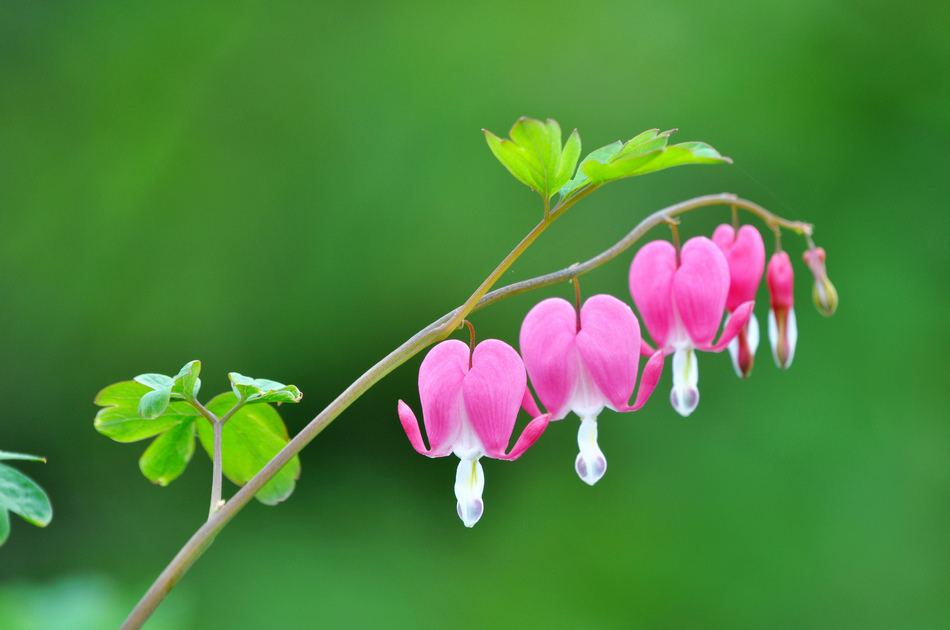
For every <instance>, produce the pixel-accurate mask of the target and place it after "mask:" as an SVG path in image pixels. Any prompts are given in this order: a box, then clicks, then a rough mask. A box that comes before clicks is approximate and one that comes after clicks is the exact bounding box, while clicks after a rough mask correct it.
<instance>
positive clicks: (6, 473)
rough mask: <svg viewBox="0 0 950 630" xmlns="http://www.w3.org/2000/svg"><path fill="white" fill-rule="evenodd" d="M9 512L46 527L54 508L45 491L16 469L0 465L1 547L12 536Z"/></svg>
mask: <svg viewBox="0 0 950 630" xmlns="http://www.w3.org/2000/svg"><path fill="white" fill-rule="evenodd" d="M8 512H14V513H16V514H19V515H20V516H22V517H23V518H24V519H25V520H26V521H27V522H29V523H32V524H34V525H37V526H39V527H46V526H47V525H48V524H49V522H50V520H52V518H53V508H52V507H51V506H50V503H49V497H47V496H46V493H45V492H44V491H43V489H42V488H40V487H39V486H38V485H37V484H36V482H35V481H33V480H32V479H30V478H29V477H27V476H26V475H24V474H23V473H21V472H20V471H18V470H16V469H15V468H10V467H9V466H7V465H6V464H0V545H2V544H3V543H4V541H6V539H7V536H9V534H10V516H9V514H8Z"/></svg>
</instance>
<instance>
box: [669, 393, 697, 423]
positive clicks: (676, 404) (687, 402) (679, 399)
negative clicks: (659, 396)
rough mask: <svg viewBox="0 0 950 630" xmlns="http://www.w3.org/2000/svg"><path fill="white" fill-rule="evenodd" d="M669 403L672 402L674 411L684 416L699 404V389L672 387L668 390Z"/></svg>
mask: <svg viewBox="0 0 950 630" xmlns="http://www.w3.org/2000/svg"><path fill="white" fill-rule="evenodd" d="M670 403H672V405H673V409H675V410H676V413H678V414H679V415H681V416H683V417H684V418H685V417H687V416H689V414H691V413H693V412H694V411H695V410H696V407H698V406H699V390H698V389H693V388H688V389H687V388H679V389H678V388H675V387H674V388H673V390H672V391H671V392H670Z"/></svg>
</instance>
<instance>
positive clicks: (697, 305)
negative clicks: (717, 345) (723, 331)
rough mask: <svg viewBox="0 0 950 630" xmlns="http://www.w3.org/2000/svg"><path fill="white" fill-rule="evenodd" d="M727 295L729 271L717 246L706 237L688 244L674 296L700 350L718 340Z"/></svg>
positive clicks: (685, 325) (690, 334) (674, 286)
mask: <svg viewBox="0 0 950 630" xmlns="http://www.w3.org/2000/svg"><path fill="white" fill-rule="evenodd" d="M641 251H642V250H641ZM728 293H729V267H728V265H727V264H726V259H725V257H724V256H723V255H722V252H721V251H719V248H718V247H716V245H715V243H713V242H712V241H711V240H709V239H708V238H706V237H704V236H697V237H695V238H691V239H689V240H688V241H686V244H685V245H684V246H683V249H682V251H681V252H680V267H679V269H677V270H676V275H675V276H674V277H673V296H674V299H675V301H676V308H677V311H678V312H679V315H680V318H681V320H682V322H683V326H684V327H685V328H686V331H687V333H688V334H689V336H690V339H692V340H693V343H694V344H695V345H696V346H697V347H699V346H701V345H707V344H709V343H711V342H712V340H713V338H714V337H715V336H716V331H717V330H719V322H720V321H722V312H723V308H724V307H725V305H726V295H727V294H728ZM644 319H646V317H645V316H644ZM651 333H652V330H651Z"/></svg>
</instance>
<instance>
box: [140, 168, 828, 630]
mask: <svg viewBox="0 0 950 630" xmlns="http://www.w3.org/2000/svg"><path fill="white" fill-rule="evenodd" d="M596 188H597V187H596V186H591V187H589V188H588V189H586V190H584V191H581V192H580V193H578V194H576V195H573V196H571V197H568V198H567V199H566V200H564V203H563V204H562V202H558V204H557V206H555V208H554V209H552V211H551V213H550V215H549V217H548V219H547V220H544V221H542V222H541V223H539V224H538V225H537V226H536V227H535V228H534V229H532V230H531V232H529V233H528V235H527V236H526V237H525V238H524V239H523V240H522V241H521V243H519V244H518V246H517V247H516V248H515V249H514V250H513V251H512V252H511V253H510V254H509V255H508V256H507V257H506V258H505V260H504V261H502V263H501V264H500V265H499V266H498V267H497V268H496V269H495V271H494V272H492V274H491V275H490V276H489V277H488V278H487V279H486V280H485V282H483V283H482V284H481V285H480V286H479V287H478V289H476V290H475V292H474V293H473V294H472V295H471V297H469V299H468V300H466V301H465V303H464V304H462V305H461V306H459V307H458V308H456V309H455V310H453V311H451V312H449V313H446V314H445V315H443V316H442V317H440V318H439V319H437V320H436V321H434V322H432V323H431V324H429V325H428V326H426V327H425V328H423V329H422V330H420V331H419V332H417V333H416V334H415V335H413V336H412V337H410V338H409V339H408V340H406V341H405V342H404V343H403V344H402V345H401V346H399V347H398V348H396V349H395V350H393V351H392V352H390V353H389V354H388V355H387V356H386V357H385V358H383V359H382V360H381V361H379V362H378V363H376V365H374V366H373V367H371V368H370V369H369V370H367V371H366V372H365V373H364V374H363V375H362V376H360V377H359V378H357V379H356V380H355V381H354V382H353V383H352V384H351V385H350V386H349V387H347V388H346V390H344V391H343V393H342V394H340V395H339V396H337V398H336V399H335V400H334V401H333V402H331V403H330V404H329V405H328V406H327V407H326V408H325V409H324V410H323V411H321V412H320V413H319V414H318V415H317V416H316V417H315V418H314V419H313V420H311V421H310V423H309V424H308V425H307V426H305V427H304V428H303V429H302V430H301V431H300V432H299V433H298V434H297V435H295V436H294V438H293V439H292V440H290V442H289V443H288V444H287V445H286V446H285V447H284V448H283V449H282V450H281V451H280V452H279V453H277V455H275V456H274V458H273V459H271V460H270V461H269V462H268V463H267V464H266V465H265V466H264V467H263V468H262V469H261V470H260V472H258V473H257V474H256V475H254V477H253V478H252V479H251V480H250V481H248V482H247V483H246V484H245V485H244V486H243V487H242V488H241V489H240V490H238V491H237V493H235V495H234V496H233V497H232V498H231V500H229V501H228V502H227V503H225V504H224V505H223V506H222V507H221V509H219V510H217V511H216V512H214V513H213V514H212V516H211V517H210V518H209V519H208V520H207V522H205V523H204V524H203V525H202V526H201V527H200V528H199V529H198V531H197V532H195V533H194V535H192V537H191V539H190V540H189V541H188V542H187V543H185V546H184V547H182V548H181V550H180V551H179V552H178V554H177V555H176V556H175V558H174V559H173V560H172V561H171V563H169V565H168V566H167V567H165V570H164V571H162V573H161V575H159V576H158V579H156V580H155V582H154V583H153V584H152V586H151V587H150V588H149V590H148V591H147V592H146V593H145V595H144V596H143V597H142V599H141V600H140V601H139V603H138V605H137V606H136V607H135V609H134V610H133V611H132V612H131V614H130V615H129V617H128V619H126V621H125V623H124V624H123V625H122V630H134V629H137V628H141V627H142V624H144V623H145V621H146V620H148V618H149V617H150V616H151V614H152V612H154V610H155V608H156V607H157V606H158V605H159V604H160V603H161V601H162V600H163V599H164V598H165V596H166V595H167V594H168V593H169V591H171V589H172V588H173V587H174V586H175V584H177V583H178V580H180V579H181V577H182V576H183V575H184V574H185V572H186V571H187V570H188V569H189V568H191V566H192V565H193V564H194V563H195V561H196V560H197V559H198V558H199V557H200V556H201V554H202V553H204V551H205V549H207V548H208V546H209V545H210V544H211V542H212V541H213V540H214V538H215V536H216V535H217V533H218V532H219V531H221V529H222V528H223V527H224V526H225V525H227V524H228V523H229V522H230V521H231V519H232V518H234V516H235V515H236V514H237V513H238V512H239V511H240V510H241V508H243V507H244V506H245V505H246V504H247V503H248V502H249V501H250V500H251V499H252V498H253V497H254V495H255V494H256V493H257V492H258V491H259V490H260V489H261V488H262V487H263V486H264V484H266V483H267V482H268V481H270V480H271V479H272V478H273V477H274V475H276V474H277V473H278V472H279V471H280V469H281V468H283V467H284V465H286V464H287V463H288V462H289V461H290V460H291V458H293V457H294V456H295V455H296V454H297V453H299V452H300V451H301V450H302V449H303V448H304V447H305V446H306V445H307V444H309V443H310V441H311V440H313V438H315V437H316V436H317V435H319V434H320V432H321V431H323V429H325V428H326V427H327V425H329V424H330V423H331V422H332V421H333V420H334V419H335V418H336V417H337V416H339V415H340V414H341V413H342V412H343V411H344V410H345V409H346V408H347V407H349V406H350V405H351V404H352V403H353V402H354V401H355V400H356V399H357V398H359V397H360V396H361V395H363V393H365V392H366V391H367V390H368V389H369V388H371V387H372V386H373V385H375V384H376V383H377V382H378V381H380V380H381V379H382V378H383V377H385V376H386V375H387V374H389V373H390V372H392V371H393V370H394V369H396V368H397V367H399V366H400V365H402V364H403V363H405V362H406V361H407V360H409V359H410V358H411V357H413V356H414V355H416V354H418V353H419V352H420V351H422V350H423V349H425V348H426V347H428V346H429V345H431V344H433V343H435V342H437V341H439V340H441V339H444V338H445V337H446V336H448V335H449V334H451V332H452V331H454V330H455V329H456V328H458V326H459V324H460V323H461V322H462V320H463V319H464V318H465V317H466V316H467V315H468V314H469V313H471V312H472V311H475V310H478V309H481V308H484V307H486V306H488V305H489V304H493V303H495V302H498V301H500V300H503V299H505V298H507V297H511V296H513V295H518V294H519V293H525V292H527V291H531V290H534V289H539V288H541V287H545V286H550V285H552V284H556V283H558V282H564V281H566V280H570V279H571V278H574V277H577V276H580V275H583V274H585V273H587V272H588V271H591V270H592V269H596V268H597V267H600V266H601V265H603V264H604V263H606V262H608V261H610V260H612V259H613V258H616V257H617V256H618V255H619V254H621V253H622V252H624V251H625V250H627V249H628V248H629V247H630V246H631V245H633V243H635V242H636V241H637V240H638V239H640V238H642V237H643V235H644V234H646V232H647V231H649V230H650V229H651V228H653V227H655V226H656V225H658V224H660V223H666V222H669V221H670V219H671V218H672V217H673V216H675V215H677V214H682V213H684V212H689V211H690V210H695V209H697V208H701V207H705V206H714V205H730V204H734V205H736V206H737V207H739V208H742V209H743V210H747V211H749V212H752V213H753V214H756V215H758V216H759V217H760V218H762V219H763V220H764V221H765V222H766V223H767V224H768V225H769V226H770V227H773V226H776V225H777V226H781V227H784V228H786V229H789V230H793V231H795V232H797V233H799V234H803V235H805V236H806V237H809V236H810V234H811V232H812V226H811V225H810V224H808V223H801V222H798V221H788V220H786V219H783V218H781V217H778V216H776V215H774V214H772V213H771V212H769V211H768V210H765V209H764V208H762V207H761V206H759V205H757V204H754V203H752V202H751V201H746V200H744V199H740V198H738V197H737V196H736V195H733V194H730V193H721V194H718V195H706V196H704V197H697V198H695V199H690V200H688V201H683V202H681V203H678V204H675V205H672V206H669V207H667V208H664V209H663V210H658V211H657V212H654V213H653V214H651V215H649V216H648V217H646V218H645V219H644V220H643V221H641V222H640V223H639V224H638V225H637V226H636V227H635V228H634V229H633V230H632V231H630V232H629V233H628V234H627V235H626V236H625V237H624V238H623V239H621V240H620V241H619V242H617V243H616V244H614V245H613V246H612V247H610V248H608V249H607V250H605V251H603V252H602V253H600V254H599V255H597V256H595V257H594V258H591V259H590V260H588V261H586V262H584V263H581V264H579V265H573V266H571V267H568V268H566V269H562V270H560V271H556V272H554V273H550V274H547V275H544V276H539V277H537V278H532V279H530V280H525V281H524V282H518V283H515V284H512V285H509V286H506V287H503V288H501V289H497V290H495V291H492V292H491V293H488V291H489V289H490V288H491V286H492V285H493V284H494V283H495V282H496V281H497V280H498V278H500V277H501V275H502V274H503V273H504V272H505V271H506V270H507V269H508V267H510V266H511V264H512V263H513V262H514V261H515V260H516V259H517V258H518V256H520V255H521V253H522V252H523V251H524V250H525V249H527V247H528V246H529V245H530V244H531V243H532V242H533V241H534V239H536V238H537V237H538V235H540V233H541V232H543V231H544V229H545V228H546V227H547V226H548V225H550V223H551V222H553V221H554V220H555V219H556V218H557V217H558V216H560V215H561V214H563V213H564V211H566V210H567V209H568V208H569V207H570V206H572V205H573V204H574V203H576V202H577V201H579V200H580V199H581V198H583V197H584V196H586V195H587V194H589V193H590V192H592V191H593V190H594V189H596ZM193 404H195V405H196V407H198V410H199V411H201V412H202V415H205V416H206V417H207V414H210V413H211V412H209V411H207V409H204V408H203V406H201V405H200V403H197V401H195V402H194V403H193ZM203 409H204V410H203ZM202 410H203V411H202ZM232 411H233V410H232ZM229 413H230V412H229ZM211 415H212V416H213V414H211ZM225 417H227V416H225Z"/></svg>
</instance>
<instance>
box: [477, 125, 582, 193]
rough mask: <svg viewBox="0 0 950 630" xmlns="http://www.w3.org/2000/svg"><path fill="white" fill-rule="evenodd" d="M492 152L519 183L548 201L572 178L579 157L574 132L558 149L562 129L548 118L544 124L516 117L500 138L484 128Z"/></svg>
mask: <svg viewBox="0 0 950 630" xmlns="http://www.w3.org/2000/svg"><path fill="white" fill-rule="evenodd" d="M482 131H483V132H484V133H485V140H486V141H487V142H488V146H489V147H490V148H491V150H492V153H494V155H495V157H496V158H498V161H499V162H501V163H502V164H503V165H504V166H505V168H507V169H508V171H509V172H510V173H511V174H512V175H514V176H515V178H516V179H518V181H520V182H522V183H524V184H526V185H528V186H529V187H531V189H532V190H536V191H537V192H538V193H540V194H541V196H543V197H544V198H545V199H550V198H551V197H552V196H554V194H555V193H556V192H557V191H558V190H559V189H560V188H561V187H562V186H564V184H565V183H566V182H567V181H569V180H570V179H571V175H573V173H574V169H575V167H576V166H577V159H578V157H579V156H580V150H581V140H580V136H579V135H578V134H577V130H576V129H575V130H574V132H573V133H571V135H570V137H569V138H568V139H567V143H566V144H565V146H564V147H563V149H562V147H561V126H560V125H559V124H558V123H557V121H556V120H551V119H550V118H549V119H548V120H547V121H546V122H541V121H540V120H534V119H533V118H524V117H523V118H519V119H518V121H517V122H516V123H515V124H514V126H513V127H512V128H511V131H510V132H509V133H508V135H509V136H510V138H511V139H510V140H509V139H502V138H499V137H498V136H496V135H495V134H493V133H492V132H490V131H488V130H486V129H483V130H482Z"/></svg>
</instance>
